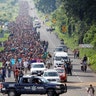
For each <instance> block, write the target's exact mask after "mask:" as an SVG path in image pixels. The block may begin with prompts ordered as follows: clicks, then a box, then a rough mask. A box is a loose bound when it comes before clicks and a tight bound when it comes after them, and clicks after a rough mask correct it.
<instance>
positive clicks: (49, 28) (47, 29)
mask: <svg viewBox="0 0 96 96" xmlns="http://www.w3.org/2000/svg"><path fill="white" fill-rule="evenodd" d="M53 30H55V28H53V27H46V31H53Z"/></svg>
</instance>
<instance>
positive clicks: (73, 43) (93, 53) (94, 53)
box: [43, 18, 96, 72]
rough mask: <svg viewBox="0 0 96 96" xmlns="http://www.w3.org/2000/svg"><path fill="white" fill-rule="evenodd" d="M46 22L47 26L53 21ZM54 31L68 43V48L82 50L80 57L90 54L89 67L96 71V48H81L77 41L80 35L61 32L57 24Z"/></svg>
mask: <svg viewBox="0 0 96 96" xmlns="http://www.w3.org/2000/svg"><path fill="white" fill-rule="evenodd" d="M43 20H44V18H43ZM45 24H46V26H50V25H51V24H52V23H51V21H49V22H46V23H45ZM54 33H55V34H56V35H58V38H59V39H63V40H64V44H65V45H67V46H68V48H70V50H72V51H73V50H74V49H76V48H78V49H79V51H80V59H82V58H83V56H84V55H85V54H86V55H87V56H88V65H89V67H90V68H91V69H92V70H93V71H94V72H96V50H94V49H92V48H80V47H79V45H78V43H77V40H78V37H74V36H71V37H69V36H68V34H67V32H66V33H62V32H60V30H59V28H58V27H57V26H55V31H54Z"/></svg>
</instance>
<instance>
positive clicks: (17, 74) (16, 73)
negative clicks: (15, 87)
mask: <svg viewBox="0 0 96 96" xmlns="http://www.w3.org/2000/svg"><path fill="white" fill-rule="evenodd" d="M18 77H19V69H18V68H16V69H15V81H16V82H18Z"/></svg>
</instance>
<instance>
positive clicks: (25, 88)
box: [0, 75, 67, 96]
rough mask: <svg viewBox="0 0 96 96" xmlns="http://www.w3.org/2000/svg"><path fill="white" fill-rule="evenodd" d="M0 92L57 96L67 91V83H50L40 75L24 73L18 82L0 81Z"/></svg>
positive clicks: (10, 94)
mask: <svg viewBox="0 0 96 96" xmlns="http://www.w3.org/2000/svg"><path fill="white" fill-rule="evenodd" d="M0 92H1V93H2V94H8V96H21V95H22V94H41V95H42V94H47V96H59V95H60V94H63V93H66V92H67V85H66V84H61V83H50V82H49V81H48V80H46V79H45V78H43V77H41V76H32V75H26V76H23V77H21V79H20V80H19V81H18V82H2V83H0Z"/></svg>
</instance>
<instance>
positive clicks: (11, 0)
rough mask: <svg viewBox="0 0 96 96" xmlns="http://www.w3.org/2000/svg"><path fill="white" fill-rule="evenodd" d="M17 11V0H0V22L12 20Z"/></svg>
mask: <svg viewBox="0 0 96 96" xmlns="http://www.w3.org/2000/svg"><path fill="white" fill-rule="evenodd" d="M17 13H18V3H17V0H0V22H6V21H13V20H14V19H15V17H17Z"/></svg>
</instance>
